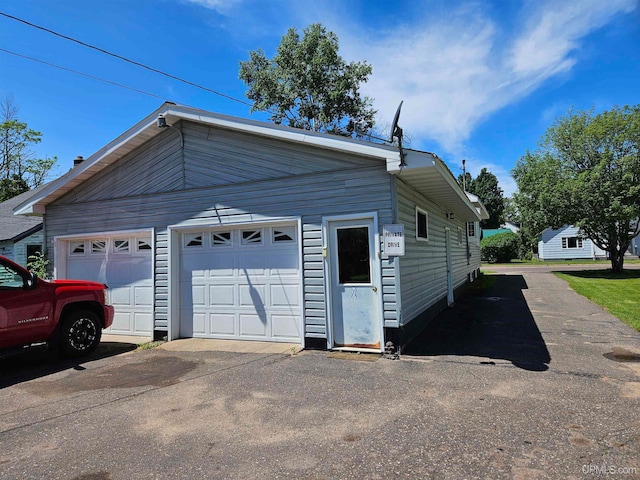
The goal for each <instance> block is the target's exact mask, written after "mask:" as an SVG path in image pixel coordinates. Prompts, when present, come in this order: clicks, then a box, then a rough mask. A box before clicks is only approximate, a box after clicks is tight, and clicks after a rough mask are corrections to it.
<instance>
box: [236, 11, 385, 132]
mask: <svg viewBox="0 0 640 480" xmlns="http://www.w3.org/2000/svg"><path fill="white" fill-rule="evenodd" d="M371 71H372V69H371V65H369V64H368V63H367V62H350V63H347V62H345V61H344V60H343V59H342V57H340V55H338V37H337V36H336V35H335V34H334V33H333V32H330V31H327V30H326V29H325V28H324V27H323V26H322V25H321V24H319V23H315V24H312V25H309V26H308V27H307V28H305V29H304V31H303V36H302V38H301V37H300V35H299V34H298V32H297V31H296V29H295V28H290V29H289V31H288V32H287V33H286V35H284V36H283V37H282V41H281V42H280V45H279V46H278V50H277V53H276V55H275V56H274V57H273V58H272V59H268V58H267V57H266V56H265V53H264V52H263V51H262V50H253V51H250V52H249V60H247V61H245V62H240V73H239V77H240V79H241V80H242V81H243V82H244V83H245V84H246V85H247V86H248V87H249V89H248V90H247V92H246V95H247V97H248V98H249V99H250V100H252V101H253V106H252V107H251V111H252V112H253V111H267V112H269V113H271V117H270V120H271V121H273V122H274V123H277V124H281V123H285V124H286V125H289V126H292V127H297V128H303V129H306V130H313V131H320V132H329V133H335V134H339V135H346V136H351V135H353V134H355V133H356V126H358V130H359V131H369V130H371V129H372V127H373V125H374V123H375V122H374V116H375V114H376V111H375V110H373V108H372V100H371V99H370V98H368V97H366V96H362V95H360V91H359V89H360V84H361V83H363V82H366V81H367V80H368V78H369V75H371Z"/></svg>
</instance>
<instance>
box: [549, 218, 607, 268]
mask: <svg viewBox="0 0 640 480" xmlns="http://www.w3.org/2000/svg"><path fill="white" fill-rule="evenodd" d="M538 255H539V258H540V260H572V259H579V258H591V259H606V258H607V252H606V251H604V250H602V249H601V248H600V247H598V246H596V245H595V244H594V243H593V242H592V241H591V239H589V238H584V237H582V236H581V235H580V229H579V228H578V227H574V226H573V225H565V226H564V227H562V228H560V229H558V230H553V229H551V228H547V229H546V230H544V231H543V232H542V235H541V239H540V241H539V242H538Z"/></svg>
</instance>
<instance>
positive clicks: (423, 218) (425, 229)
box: [416, 207, 429, 240]
mask: <svg viewBox="0 0 640 480" xmlns="http://www.w3.org/2000/svg"><path fill="white" fill-rule="evenodd" d="M416 239H418V240H429V216H428V214H427V212H425V211H424V210H421V209H420V208H418V207H416Z"/></svg>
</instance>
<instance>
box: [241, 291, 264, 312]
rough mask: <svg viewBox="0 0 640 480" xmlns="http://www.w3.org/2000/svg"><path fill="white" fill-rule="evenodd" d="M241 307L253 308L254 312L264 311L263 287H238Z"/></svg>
mask: <svg viewBox="0 0 640 480" xmlns="http://www.w3.org/2000/svg"><path fill="white" fill-rule="evenodd" d="M239 290H240V302H239V305H240V306H241V307H254V308H255V309H256V310H264V305H265V298H264V290H265V289H264V285H251V286H249V285H240V287H239Z"/></svg>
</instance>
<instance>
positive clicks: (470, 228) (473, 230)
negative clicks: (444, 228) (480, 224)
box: [467, 222, 476, 237]
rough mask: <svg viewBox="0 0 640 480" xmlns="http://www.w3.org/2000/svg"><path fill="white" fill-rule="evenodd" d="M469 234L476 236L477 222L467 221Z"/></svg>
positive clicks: (469, 235)
mask: <svg viewBox="0 0 640 480" xmlns="http://www.w3.org/2000/svg"><path fill="white" fill-rule="evenodd" d="M467 236H468V237H475V236H476V222H467Z"/></svg>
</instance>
